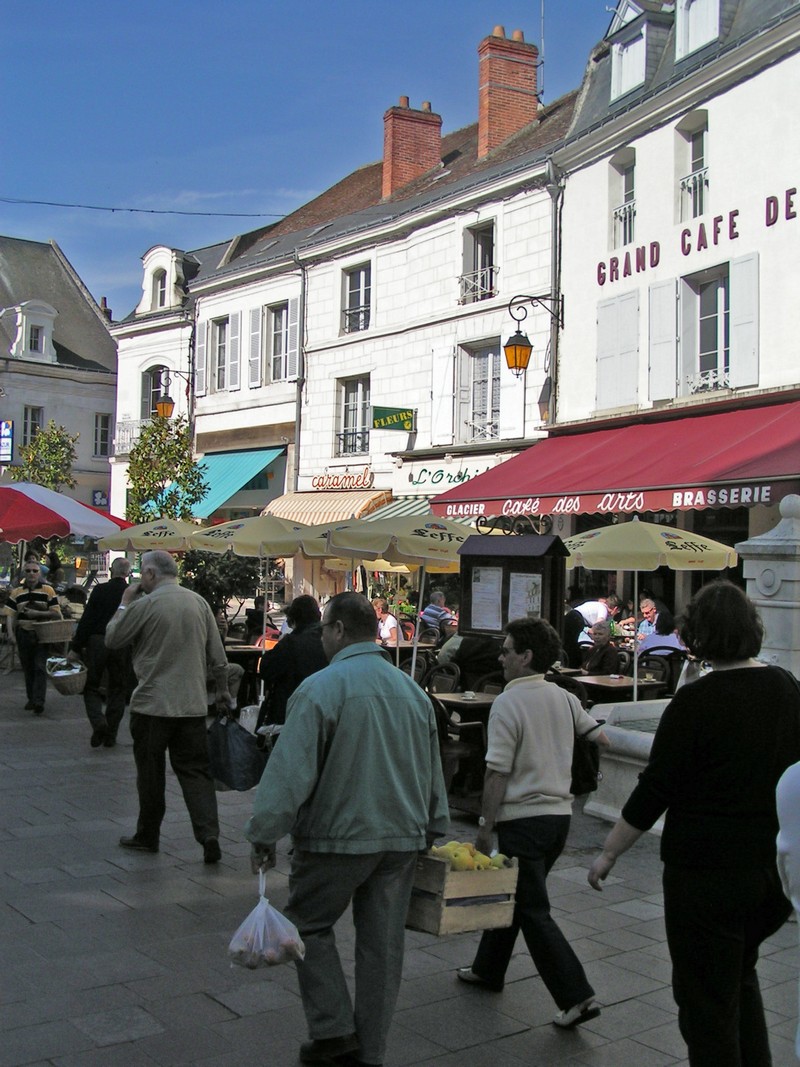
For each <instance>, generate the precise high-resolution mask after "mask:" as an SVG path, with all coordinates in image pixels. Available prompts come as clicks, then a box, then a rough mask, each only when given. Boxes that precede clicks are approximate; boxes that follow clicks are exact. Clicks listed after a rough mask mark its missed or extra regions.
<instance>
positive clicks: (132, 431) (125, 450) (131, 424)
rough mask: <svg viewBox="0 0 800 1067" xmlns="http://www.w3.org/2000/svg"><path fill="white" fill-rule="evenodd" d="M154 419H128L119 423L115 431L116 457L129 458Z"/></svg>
mask: <svg viewBox="0 0 800 1067" xmlns="http://www.w3.org/2000/svg"><path fill="white" fill-rule="evenodd" d="M151 422H152V419H126V420H123V421H122V422H118V423H117V425H116V427H115V430H114V453H113V454H114V455H115V456H127V455H130V451H131V449H132V448H133V446H134V445H135V444H136V442H137V441H138V440H139V437H140V435H141V432H142V430H143V429H144V428H145V426H148V425H149V424H150V423H151Z"/></svg>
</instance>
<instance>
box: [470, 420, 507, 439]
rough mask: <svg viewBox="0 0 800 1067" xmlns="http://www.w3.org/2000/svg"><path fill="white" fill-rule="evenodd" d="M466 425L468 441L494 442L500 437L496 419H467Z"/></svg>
mask: <svg viewBox="0 0 800 1067" xmlns="http://www.w3.org/2000/svg"><path fill="white" fill-rule="evenodd" d="M464 425H465V426H466V427H467V440H468V441H480V440H481V439H484V440H488V441H494V440H496V439H497V438H498V437H499V436H500V428H499V426H498V424H497V422H496V421H495V420H494V419H475V420H473V419H467V420H466V421H465V423H464Z"/></svg>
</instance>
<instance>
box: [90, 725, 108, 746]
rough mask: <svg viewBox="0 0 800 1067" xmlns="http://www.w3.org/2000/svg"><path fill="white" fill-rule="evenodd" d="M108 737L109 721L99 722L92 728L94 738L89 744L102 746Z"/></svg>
mask: <svg viewBox="0 0 800 1067" xmlns="http://www.w3.org/2000/svg"><path fill="white" fill-rule="evenodd" d="M106 737H108V723H105V722H99V723H98V724H97V726H95V728H94V729H93V730H92V739H91V741H90V742H89V744H90V745H91V746H92V748H100V746H101V745H102V744H103V742H104V741H105V739H106Z"/></svg>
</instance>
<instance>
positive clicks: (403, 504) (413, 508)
mask: <svg viewBox="0 0 800 1067" xmlns="http://www.w3.org/2000/svg"><path fill="white" fill-rule="evenodd" d="M430 514H431V498H430V497H429V496H398V497H396V498H395V499H394V500H393V501H392V502H391V503H390V504H384V505H383V507H381V508H378V509H377V511H373V512H372V513H371V514H370V515H367V520H368V521H369V522H371V521H372V520H373V519H396V518H399V517H400V516H402V515H430Z"/></svg>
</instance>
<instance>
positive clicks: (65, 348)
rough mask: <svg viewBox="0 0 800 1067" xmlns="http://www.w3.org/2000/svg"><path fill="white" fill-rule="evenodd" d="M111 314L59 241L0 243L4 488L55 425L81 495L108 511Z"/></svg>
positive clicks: (0, 462)
mask: <svg viewBox="0 0 800 1067" xmlns="http://www.w3.org/2000/svg"><path fill="white" fill-rule="evenodd" d="M110 318H111V313H110V311H108V309H107V308H105V307H100V306H98V305H97V304H96V303H95V301H94V300H93V298H92V296H91V294H90V293H89V291H88V290H87V289H86V287H85V286H84V285H83V282H82V281H81V279H80V278H79V277H78V275H77V274H76V272H75V270H74V269H73V267H72V266H71V264H70V263H69V262H68V260H67V259H66V257H65V256H64V254H63V252H62V251H61V249H60V248H59V247H58V245H56V244H55V242H52V241H51V242H49V243H42V242H39V241H26V240H20V239H18V238H12V237H0V390H1V392H0V421H2V425H3V435H2V447H3V448H4V452H3V454H2V458H0V472H2V473H0V480H2V481H3V482H4V483H7V482H9V481H10V476H9V475H8V472H7V468H8V467H9V466H12V465H16V464H18V463H19V461H20V452H19V449H20V447H21V446H23V445H27V444H29V443H30V442H31V440H32V439H33V437H34V436H35V435H36V434H37V433H38V431H39V430H40V429H44V428H45V427H46V426H47V424H48V423H49V422H50V421H51V420H52V421H53V422H55V423H56V425H58V426H63V427H64V428H65V429H66V430H67V432H68V433H70V434H73V435H74V434H78V435H79V436H78V440H77V442H76V445H75V451H76V456H77V458H76V462H75V466H74V468H73V476H74V477H75V479H76V482H77V484H76V486H75V488H74V489H71V490H65V492H67V494H68V495H70V496H73V497H75V498H76V499H77V500H80V501H82V502H83V503H85V504H92V505H94V506H96V507H100V508H108V506H109V490H110V478H109V457H110V455H111V451H112V441H113V437H114V422H115V418H114V413H115V406H116V386H117V374H116V370H117V352H116V345H115V344H114V341H113V339H112V337H111V335H110V333H109V322H110Z"/></svg>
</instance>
